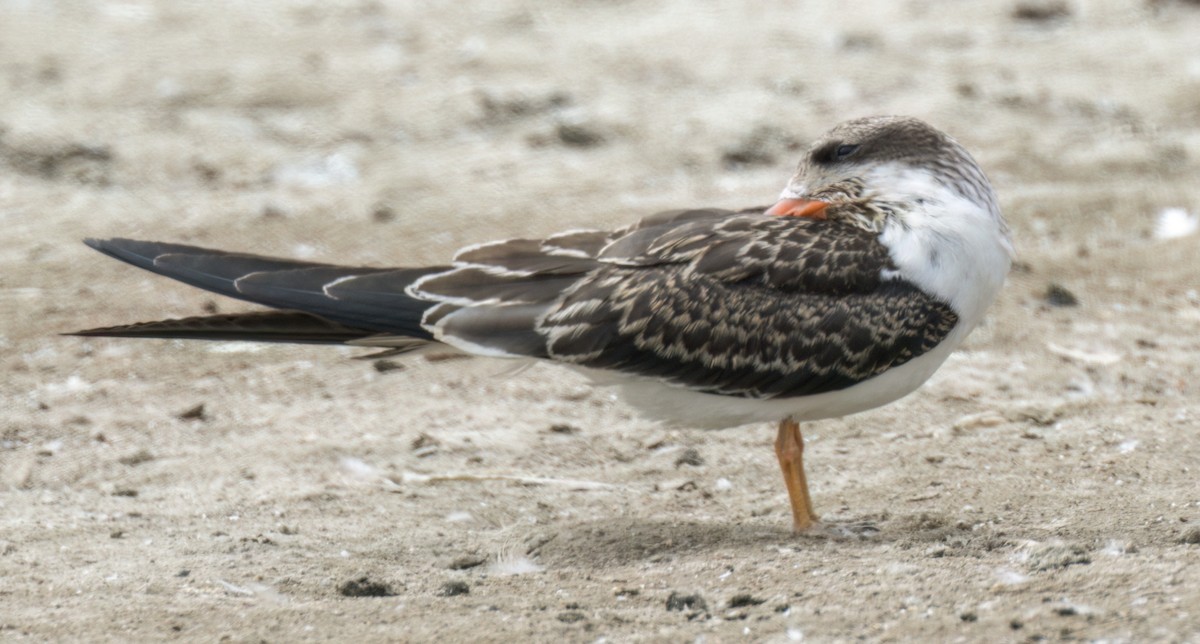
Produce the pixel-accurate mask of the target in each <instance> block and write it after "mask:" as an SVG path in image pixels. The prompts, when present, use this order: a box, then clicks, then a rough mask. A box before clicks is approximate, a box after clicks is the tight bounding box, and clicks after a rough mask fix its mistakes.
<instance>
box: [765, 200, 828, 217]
mask: <svg viewBox="0 0 1200 644" xmlns="http://www.w3.org/2000/svg"><path fill="white" fill-rule="evenodd" d="M828 207H829V203H828V202H825V201H816V200H815V199H780V200H779V203H776V204H775V205H774V206H771V207H770V208H768V209H767V213H766V214H768V215H776V216H778V217H811V218H813V219H824V218H825V209H826V208H828Z"/></svg>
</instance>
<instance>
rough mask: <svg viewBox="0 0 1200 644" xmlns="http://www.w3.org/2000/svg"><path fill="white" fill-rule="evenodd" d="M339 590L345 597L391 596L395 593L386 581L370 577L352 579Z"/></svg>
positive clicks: (339, 587)
mask: <svg viewBox="0 0 1200 644" xmlns="http://www.w3.org/2000/svg"><path fill="white" fill-rule="evenodd" d="M338 592H339V593H341V594H342V595H343V596H345V597H390V596H392V595H394V594H395V593H393V592H392V588H391V587H390V586H388V585H387V584H385V583H382V582H378V581H371V578H370V577H359V578H358V579H351V580H350V581H347V582H346V583H344V584H342V585H341V586H338Z"/></svg>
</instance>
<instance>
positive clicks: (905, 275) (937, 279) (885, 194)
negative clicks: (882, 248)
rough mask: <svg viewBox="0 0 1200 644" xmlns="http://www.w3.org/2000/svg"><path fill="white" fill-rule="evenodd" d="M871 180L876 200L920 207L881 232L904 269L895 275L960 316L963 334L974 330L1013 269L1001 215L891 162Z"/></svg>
mask: <svg viewBox="0 0 1200 644" xmlns="http://www.w3.org/2000/svg"><path fill="white" fill-rule="evenodd" d="M871 174H872V175H873V176H872V177H871V178H870V179H869V180H868V185H870V186H873V187H875V188H876V191H875V192H874V193H873V194H872V195H871V197H872V198H874V199H879V200H882V201H890V202H894V203H909V204H912V207H911V208H909V209H908V210H907V211H906V212H902V213H898V215H897V217H896V218H893V219H891V220H889V221H888V223H887V224H886V225H885V226H884V229H883V232H882V233H881V234H880V237H879V239H880V241H881V242H883V244H884V245H886V246H887V247H888V250H889V251H890V253H891V256H892V261H893V262H895V264H896V266H897V267H898V269H899V270H897V271H891V272H889V274H888V275H887V277H891V278H900V279H907V280H909V281H911V282H913V283H914V284H916V285H917V286H918V287H919V288H921V290H923V291H925V292H926V293H929V294H930V295H933V296H936V297H938V298H940V299H942V300H943V301H945V302H946V303H947V304H949V305H950V306H951V308H953V309H954V311H955V312H956V313H958V315H959V326H960V328H961V330H962V331H963V333H964V334H965V332H967V331H970V330H971V329H972V328H974V327H975V325H977V324H978V323H979V322H980V320H982V319H983V315H984V312H985V311H986V310H987V307H988V306H989V305H990V304H991V303H992V300H994V299H995V298H996V295H997V294H998V293H999V292H1000V287H1001V286H1003V284H1004V278H1005V276H1006V275H1008V270H1009V268H1010V267H1011V265H1012V258H1013V248H1012V242H1011V241H1010V240H1009V237H1008V227H1007V226H1006V225H1005V224H1004V220H1003V219H1002V218H1001V216H1000V212H999V209H998V208H997V207H996V206H995V205H994V204H991V205H989V206H985V205H981V204H978V203H976V202H974V201H972V200H970V199H967V198H966V197H964V196H962V195H960V194H959V193H957V192H955V191H954V190H953V189H951V188H949V187H947V186H945V185H943V184H941V183H939V182H938V181H936V180H935V179H934V178H933V177H932V176H931V175H930V174H929V173H928V172H925V171H922V170H918V169H914V168H910V167H901V166H897V165H894V164H888V165H882V166H879V167H877V168H875V169H874V170H873V171H872V173H871ZM900 218H902V221H901V219H900Z"/></svg>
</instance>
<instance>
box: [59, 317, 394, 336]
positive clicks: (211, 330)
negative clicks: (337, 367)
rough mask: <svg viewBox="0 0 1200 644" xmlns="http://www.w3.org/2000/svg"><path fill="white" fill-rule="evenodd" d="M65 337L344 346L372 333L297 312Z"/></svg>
mask: <svg viewBox="0 0 1200 644" xmlns="http://www.w3.org/2000/svg"><path fill="white" fill-rule="evenodd" d="M66 335H79V336H88V337H111V338H168V339H180V340H246V341H251V342H297V343H305V344H344V343H346V342H351V341H353V340H361V339H362V338H365V337H367V336H370V335H374V333H372V332H370V331H363V330H362V329H353V328H350V327H346V326H342V325H340V324H337V323H335V322H330V321H329V320H326V319H323V318H320V317H317V316H315V315H309V314H308V313H300V312H297V311H261V312H254V313H233V314H228V315H202V316H197V317H190V318H182V319H178V320H160V321H156V322H139V323H137V324H125V325H122V326H110V327H102V328H98V329H87V330H86V331H75V332H73V333H67V334H66Z"/></svg>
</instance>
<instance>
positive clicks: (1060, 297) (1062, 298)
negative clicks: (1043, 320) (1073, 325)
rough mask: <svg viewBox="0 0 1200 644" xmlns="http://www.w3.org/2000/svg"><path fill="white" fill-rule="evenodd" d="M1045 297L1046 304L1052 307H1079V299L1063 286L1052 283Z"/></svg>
mask: <svg viewBox="0 0 1200 644" xmlns="http://www.w3.org/2000/svg"><path fill="white" fill-rule="evenodd" d="M1043 297H1045V299H1046V304H1049V305H1050V306H1079V298H1077V297H1075V294H1074V293H1072V292H1071V291H1068V290H1067V287H1065V286H1063V285H1062V284H1055V283H1053V282H1051V283H1050V286H1048V287H1047V288H1046V294H1045V295H1044V296H1043Z"/></svg>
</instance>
